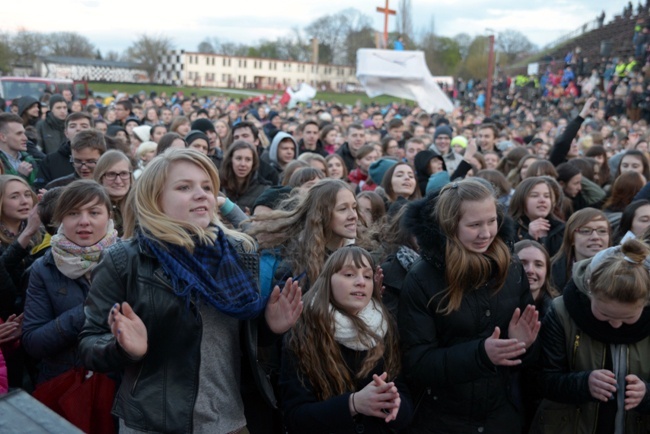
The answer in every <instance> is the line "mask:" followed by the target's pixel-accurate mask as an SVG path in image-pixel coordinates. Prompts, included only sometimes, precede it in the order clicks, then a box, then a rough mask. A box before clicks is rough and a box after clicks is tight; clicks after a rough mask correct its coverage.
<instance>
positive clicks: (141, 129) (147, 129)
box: [133, 125, 151, 142]
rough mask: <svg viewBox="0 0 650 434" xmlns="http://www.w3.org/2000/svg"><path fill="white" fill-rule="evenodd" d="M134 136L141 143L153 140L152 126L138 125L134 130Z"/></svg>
mask: <svg viewBox="0 0 650 434" xmlns="http://www.w3.org/2000/svg"><path fill="white" fill-rule="evenodd" d="M133 134H134V135H135V136H136V137H137V138H138V139H139V140H140V141H141V142H146V141H148V140H149V139H150V138H151V126H149V125H138V126H137V127H135V128H133Z"/></svg>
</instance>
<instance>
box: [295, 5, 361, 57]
mask: <svg viewBox="0 0 650 434" xmlns="http://www.w3.org/2000/svg"><path fill="white" fill-rule="evenodd" d="M371 25H372V21H371V20H370V18H369V17H368V16H367V15H364V14H362V13H361V12H359V11H358V10H357V9H354V8H348V9H344V10H342V11H340V12H337V13H336V14H333V15H325V16H322V17H320V18H317V19H316V20H314V21H312V23H311V24H309V25H308V26H307V27H305V32H306V33H307V35H308V36H309V37H310V38H318V41H319V43H320V44H322V45H321V48H320V51H321V52H323V53H331V59H330V58H327V59H326V58H323V56H322V55H321V56H320V57H321V59H320V60H321V61H324V62H325V63H334V64H344V63H346V61H347V60H348V56H347V51H346V40H347V37H348V35H349V34H350V33H351V32H357V31H360V30H361V29H363V28H364V27H371Z"/></svg>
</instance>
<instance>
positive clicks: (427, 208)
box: [402, 192, 517, 268]
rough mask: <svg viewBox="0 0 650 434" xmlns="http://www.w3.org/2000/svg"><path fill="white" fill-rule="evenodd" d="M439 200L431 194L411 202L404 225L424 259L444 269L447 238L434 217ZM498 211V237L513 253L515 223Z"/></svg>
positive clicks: (501, 211) (515, 237) (515, 238)
mask: <svg viewBox="0 0 650 434" xmlns="http://www.w3.org/2000/svg"><path fill="white" fill-rule="evenodd" d="M436 193H437V192H436ZM437 199H438V196H437V194H430V195H427V196H426V197H425V198H423V199H419V200H416V201H413V202H411V203H410V204H409V205H408V209H407V210H406V213H405V214H404V217H403V221H402V224H404V225H406V226H407V227H408V228H409V231H410V233H411V234H413V235H414V236H415V238H416V240H417V242H418V246H419V247H420V255H421V256H422V258H424V259H425V260H426V261H428V262H429V263H431V264H432V265H434V266H436V267H440V268H442V267H444V265H445V247H446V245H447V236H446V235H445V234H444V233H442V231H441V230H440V226H439V225H438V222H437V220H436V219H435V217H434V213H433V210H434V208H435V204H436V202H437ZM497 211H498V212H497V215H498V222H499V232H498V234H497V236H498V237H500V238H501V239H502V240H503V241H504V242H505V243H506V245H507V246H508V248H509V249H510V251H511V252H513V251H514V245H515V242H517V234H516V231H515V224H514V221H513V220H512V219H511V218H510V217H509V216H507V215H505V214H504V213H503V210H501V209H500V208H497Z"/></svg>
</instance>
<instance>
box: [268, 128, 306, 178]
mask: <svg viewBox="0 0 650 434" xmlns="http://www.w3.org/2000/svg"><path fill="white" fill-rule="evenodd" d="M284 139H290V140H291V141H292V142H293V145H294V150H295V152H294V154H293V158H294V159H296V158H298V152H299V148H298V142H296V139H294V138H293V136H292V135H291V134H288V133H285V132H284V131H280V132H278V133H277V134H276V135H275V137H273V142H271V146H270V147H269V162H270V163H271V166H273V168H274V169H275V170H277V171H278V173H282V171H284V167H283V166H282V165H281V163H280V162H279V161H278V147H279V146H280V142H281V141H283V140H284ZM285 165H286V163H285Z"/></svg>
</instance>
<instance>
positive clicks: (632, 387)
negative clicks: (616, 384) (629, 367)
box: [625, 375, 646, 411]
mask: <svg viewBox="0 0 650 434" xmlns="http://www.w3.org/2000/svg"><path fill="white" fill-rule="evenodd" d="M625 382H626V383H627V384H626V386H625V410H626V411H629V410H632V409H633V408H636V407H637V406H638V405H639V404H641V401H643V397H644V396H645V392H646V386H645V381H643V380H641V379H640V378H639V377H637V376H636V375H628V376H626V377H625Z"/></svg>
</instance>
